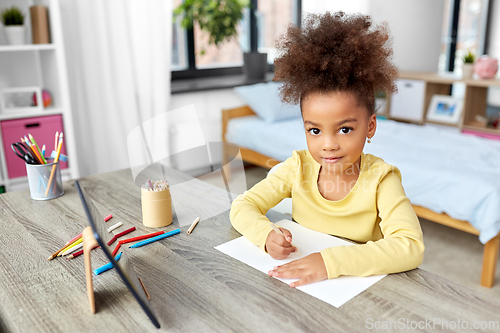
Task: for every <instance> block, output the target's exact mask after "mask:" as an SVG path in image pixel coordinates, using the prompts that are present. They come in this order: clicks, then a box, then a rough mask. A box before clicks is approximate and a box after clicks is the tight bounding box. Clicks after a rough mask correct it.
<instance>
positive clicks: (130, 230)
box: [108, 227, 135, 246]
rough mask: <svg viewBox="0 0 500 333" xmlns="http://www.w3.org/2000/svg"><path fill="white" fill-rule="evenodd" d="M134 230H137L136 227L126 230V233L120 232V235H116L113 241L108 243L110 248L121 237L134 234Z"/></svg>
mask: <svg viewBox="0 0 500 333" xmlns="http://www.w3.org/2000/svg"><path fill="white" fill-rule="evenodd" d="M134 230H135V227H132V228H130V229H127V230H125V231H122V232H120V233H119V234H116V235H114V236H113V238H111V240H110V241H109V242H108V246H110V245H111V244H113V242H114V241H115V240H117V239H118V238H119V237H121V236H123V235H126V234H128V233H129V232H132V231H134Z"/></svg>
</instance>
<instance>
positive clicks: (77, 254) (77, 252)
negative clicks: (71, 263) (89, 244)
mask: <svg viewBox="0 0 500 333" xmlns="http://www.w3.org/2000/svg"><path fill="white" fill-rule="evenodd" d="M97 247H99V246H97V245H96V246H94V247H93V248H92V250H93V249H95V248H97ZM82 254H83V249H82V250H80V251H76V252H75V253H73V254H70V255H69V256H67V257H66V259H73V258H76V257H78V256H81V255H82Z"/></svg>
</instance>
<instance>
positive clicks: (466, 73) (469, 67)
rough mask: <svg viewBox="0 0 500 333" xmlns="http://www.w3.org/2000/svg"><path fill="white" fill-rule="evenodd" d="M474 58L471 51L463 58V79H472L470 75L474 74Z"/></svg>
mask: <svg viewBox="0 0 500 333" xmlns="http://www.w3.org/2000/svg"><path fill="white" fill-rule="evenodd" d="M475 58H476V57H475V56H474V53H472V51H470V50H469V51H468V53H467V55H466V56H465V57H464V58H463V61H464V63H463V65H462V77H463V78H464V79H471V78H472V73H474V59H475Z"/></svg>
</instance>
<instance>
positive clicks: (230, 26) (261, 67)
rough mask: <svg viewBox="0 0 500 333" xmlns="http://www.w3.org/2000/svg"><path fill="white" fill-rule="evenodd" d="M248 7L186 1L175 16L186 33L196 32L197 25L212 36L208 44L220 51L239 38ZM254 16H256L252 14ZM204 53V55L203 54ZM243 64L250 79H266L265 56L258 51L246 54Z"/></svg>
mask: <svg viewBox="0 0 500 333" xmlns="http://www.w3.org/2000/svg"><path fill="white" fill-rule="evenodd" d="M247 7H249V2H248V0H185V1H184V2H183V3H182V4H181V5H180V6H179V7H177V8H176V9H175V10H174V16H182V20H181V27H182V28H183V29H193V24H194V23H195V22H197V23H198V24H199V26H200V29H201V30H202V31H205V32H207V33H208V34H209V36H210V37H209V43H210V44H212V45H215V46H217V47H219V46H220V45H221V43H222V42H223V41H227V40H231V39H232V38H235V37H237V35H238V33H237V31H236V27H237V25H238V23H239V22H240V21H241V19H242V18H243V11H244V9H245V8H247ZM251 13H252V15H254V11H253V10H252V11H251ZM238 45H239V43H238ZM254 48H255V47H252V49H254ZM201 52H202V54H203V53H204V50H202V51H201ZM243 62H244V64H243V71H244V73H245V75H246V76H247V78H249V79H263V78H264V75H265V71H266V68H267V54H266V53H258V52H257V50H252V52H249V53H244V54H243Z"/></svg>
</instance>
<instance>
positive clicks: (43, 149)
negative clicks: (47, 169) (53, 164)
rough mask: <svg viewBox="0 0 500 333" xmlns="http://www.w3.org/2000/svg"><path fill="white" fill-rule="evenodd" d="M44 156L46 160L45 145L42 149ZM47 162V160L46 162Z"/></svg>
mask: <svg viewBox="0 0 500 333" xmlns="http://www.w3.org/2000/svg"><path fill="white" fill-rule="evenodd" d="M42 156H43V158H45V145H43V147H42ZM45 161H46V162H47V160H45Z"/></svg>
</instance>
